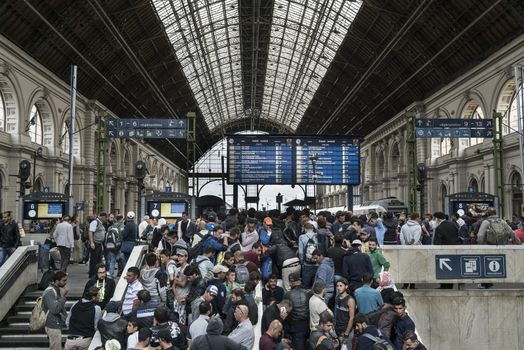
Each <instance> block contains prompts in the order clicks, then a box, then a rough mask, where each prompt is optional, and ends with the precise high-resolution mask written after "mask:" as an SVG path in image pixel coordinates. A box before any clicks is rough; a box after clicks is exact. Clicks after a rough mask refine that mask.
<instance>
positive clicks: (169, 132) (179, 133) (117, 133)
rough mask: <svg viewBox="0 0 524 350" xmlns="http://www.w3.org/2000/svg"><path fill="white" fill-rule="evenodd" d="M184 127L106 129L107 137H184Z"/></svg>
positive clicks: (185, 132) (185, 133)
mask: <svg viewBox="0 0 524 350" xmlns="http://www.w3.org/2000/svg"><path fill="white" fill-rule="evenodd" d="M186 135H187V131H186V130H185V129H107V136H108V137H109V138H121V139H166V138H167V139H185V138H186Z"/></svg>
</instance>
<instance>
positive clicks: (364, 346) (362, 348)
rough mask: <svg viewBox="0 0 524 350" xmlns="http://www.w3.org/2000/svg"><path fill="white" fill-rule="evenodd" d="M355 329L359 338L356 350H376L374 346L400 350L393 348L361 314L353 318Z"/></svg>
mask: <svg viewBox="0 0 524 350" xmlns="http://www.w3.org/2000/svg"><path fill="white" fill-rule="evenodd" d="M353 323H354V325H355V329H356V331H357V332H358V334H359V336H358V339H357V348H356V350H373V349H376V348H375V345H376V344H381V345H383V346H384V347H385V348H386V349H387V350H395V349H396V350H401V349H402V348H400V349H397V348H393V345H392V344H391V342H390V341H389V340H388V339H386V337H385V336H384V335H382V333H381V332H380V331H379V330H378V329H377V327H376V326H374V325H372V324H370V322H369V318H368V317H367V316H366V315H364V314H362V313H358V314H357V315H356V316H355V320H354V322H353Z"/></svg>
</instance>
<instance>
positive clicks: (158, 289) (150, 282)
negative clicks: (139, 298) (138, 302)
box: [140, 253, 167, 303]
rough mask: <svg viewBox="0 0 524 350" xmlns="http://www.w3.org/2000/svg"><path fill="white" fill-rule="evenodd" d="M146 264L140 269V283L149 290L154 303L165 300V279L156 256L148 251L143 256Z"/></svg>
mask: <svg viewBox="0 0 524 350" xmlns="http://www.w3.org/2000/svg"><path fill="white" fill-rule="evenodd" d="M145 261H146V266H145V267H144V268H142V270H141V271H140V283H142V287H143V288H144V289H145V290H147V291H148V292H149V295H150V296H151V301H152V302H154V303H165V302H166V291H167V281H166V279H165V278H164V275H163V274H162V271H160V269H159V267H158V257H157V256H156V254H155V253H148V254H146V257H145Z"/></svg>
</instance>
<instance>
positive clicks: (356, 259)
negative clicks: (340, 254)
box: [342, 239, 373, 288]
mask: <svg viewBox="0 0 524 350" xmlns="http://www.w3.org/2000/svg"><path fill="white" fill-rule="evenodd" d="M361 247H362V242H361V241H360V240H359V239H355V240H353V242H351V249H349V250H348V251H347V253H346V255H345V256H344V260H343V262H342V276H343V277H344V278H345V279H347V280H348V282H349V285H351V286H356V288H359V287H361V286H362V277H364V273H366V272H367V273H369V274H370V275H371V276H373V265H372V264H371V259H370V258H369V255H367V254H365V253H362V252H361V251H360V248H361Z"/></svg>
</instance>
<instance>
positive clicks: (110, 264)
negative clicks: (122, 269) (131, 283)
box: [106, 249, 120, 278]
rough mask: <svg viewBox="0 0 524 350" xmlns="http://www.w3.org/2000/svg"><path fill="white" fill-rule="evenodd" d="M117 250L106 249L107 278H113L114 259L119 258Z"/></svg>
mask: <svg viewBox="0 0 524 350" xmlns="http://www.w3.org/2000/svg"><path fill="white" fill-rule="evenodd" d="M119 253H120V252H119V251H118V250H112V249H111V250H110V249H106V265H107V277H109V278H114V277H113V276H114V274H115V266H116V259H117V257H118V256H119Z"/></svg>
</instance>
